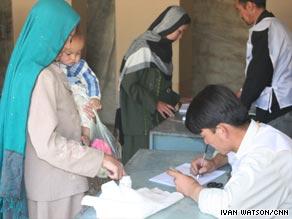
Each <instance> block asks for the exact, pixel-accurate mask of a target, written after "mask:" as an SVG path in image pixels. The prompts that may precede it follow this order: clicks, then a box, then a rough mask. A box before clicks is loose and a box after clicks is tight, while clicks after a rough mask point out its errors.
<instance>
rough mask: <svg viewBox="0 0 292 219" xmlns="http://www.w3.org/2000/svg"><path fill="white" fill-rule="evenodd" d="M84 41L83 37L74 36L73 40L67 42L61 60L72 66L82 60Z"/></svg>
mask: <svg viewBox="0 0 292 219" xmlns="http://www.w3.org/2000/svg"><path fill="white" fill-rule="evenodd" d="M83 46H84V42H83V41H82V40H81V39H78V38H73V41H72V42H71V43H70V42H68V43H66V44H65V46H64V48H63V50H62V52H61V56H60V62H61V63H63V64H65V65H68V66H72V65H74V64H76V63H77V62H79V61H80V59H81V51H82V49H83Z"/></svg>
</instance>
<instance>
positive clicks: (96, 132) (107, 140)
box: [90, 112, 122, 160]
mask: <svg viewBox="0 0 292 219" xmlns="http://www.w3.org/2000/svg"><path fill="white" fill-rule="evenodd" d="M94 114H95V123H94V122H92V123H93V124H92V125H91V127H90V138H91V139H90V140H91V146H92V147H95V148H97V149H99V150H102V151H104V152H105V153H107V154H109V155H112V156H113V157H115V158H116V159H118V160H121V158H122V146H121V145H120V143H119V142H118V140H117V139H116V138H115V137H114V136H113V134H112V133H111V131H110V130H108V128H107V127H106V126H105V125H104V124H103V123H102V122H101V120H100V118H99V116H98V114H97V113H96V112H94Z"/></svg>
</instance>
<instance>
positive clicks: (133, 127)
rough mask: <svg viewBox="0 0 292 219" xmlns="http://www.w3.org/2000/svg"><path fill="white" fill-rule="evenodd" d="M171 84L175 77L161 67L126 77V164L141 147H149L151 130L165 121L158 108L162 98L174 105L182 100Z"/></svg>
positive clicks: (123, 93)
mask: <svg viewBox="0 0 292 219" xmlns="http://www.w3.org/2000/svg"><path fill="white" fill-rule="evenodd" d="M171 85H172V80H171V77H167V76H165V75H164V74H163V73H162V72H161V71H160V70H159V69H158V68H145V69H142V70H139V71H137V72H133V73H130V74H126V75H125V76H124V78H123V80H122V82H121V90H120V92H121V93H120V95H121V96H120V97H121V98H120V106H121V117H122V127H123V132H124V140H125V143H124V145H123V162H124V163H126V162H127V161H128V160H129V159H130V158H131V156H133V155H134V153H135V152H136V151H137V150H138V149H139V148H148V147H149V131H150V129H152V128H153V127H155V126H156V125H158V124H159V123H160V122H161V121H163V117H162V116H161V115H160V114H159V112H158V111H157V110H156V106H157V102H158V100H160V101H163V102H166V103H168V104H170V105H172V106H175V105H176V104H177V103H178V101H179V95H178V94H177V93H175V92H174V91H173V90H172V88H171Z"/></svg>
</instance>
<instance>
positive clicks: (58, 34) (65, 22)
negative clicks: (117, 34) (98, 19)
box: [0, 0, 80, 219]
mask: <svg viewBox="0 0 292 219" xmlns="http://www.w3.org/2000/svg"><path fill="white" fill-rule="evenodd" d="M79 20H80V17H79V15H78V14H77V13H76V12H75V11H74V10H73V9H72V8H71V6H70V5H68V3H66V1H64V0H39V1H38V2H37V3H36V4H35V5H34V7H33V8H32V10H31V11H30V14H29V16H28V18H27V20H26V22H25V24H24V26H23V28H22V30H21V33H20V35H19V37H18V40H17V43H16V45H15V48H14V50H13V52H12V55H11V58H10V61H9V65H8V67H7V71H6V75H5V81H4V86H3V90H2V96H1V100H0V101H1V102H0V161H1V162H0V164H1V175H0V207H1V208H0V212H1V215H0V219H8V218H9V219H10V218H28V211H27V204H26V195H25V187H24V181H23V179H24V177H23V176H24V158H25V146H26V136H27V120H28V115H29V106H30V98H31V94H32V91H33V88H34V85H35V82H36V80H37V77H38V75H39V73H40V72H41V71H42V69H44V68H45V67H47V66H48V65H49V64H50V63H51V62H53V61H54V59H55V58H56V57H57V55H58V54H59V52H60V50H61V49H62V47H63V45H64V43H65V42H66V40H67V38H68V37H69V35H70V33H71V32H72V30H73V29H74V28H75V27H76V25H77V24H78V23H79Z"/></svg>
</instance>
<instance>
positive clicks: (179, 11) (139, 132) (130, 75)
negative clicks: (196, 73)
mask: <svg viewBox="0 0 292 219" xmlns="http://www.w3.org/2000/svg"><path fill="white" fill-rule="evenodd" d="M190 23H191V19H190V17H189V15H188V14H187V13H186V12H185V11H184V10H183V8H181V7H180V6H170V7H168V8H167V9H166V10H165V11H163V12H162V13H161V14H160V15H159V16H158V18H157V19H155V21H154V22H153V23H152V24H151V25H150V27H149V28H148V30H147V31H146V32H145V33H143V34H142V35H141V36H140V37H138V38H137V39H136V40H134V42H133V43H132V44H131V46H130V48H129V49H128V51H127V52H126V54H125V56H124V58H123V61H122V64H121V69H120V73H121V77H120V110H121V111H120V112H121V114H120V115H121V127H122V131H123V134H124V135H123V137H124V138H123V139H122V142H121V143H122V144H123V162H124V163H125V162H127V161H128V160H129V159H130V158H131V156H132V155H133V154H134V153H135V152H136V151H137V150H138V149H139V148H148V144H149V130H150V129H152V128H153V127H155V126H156V125H158V124H159V123H160V122H161V121H162V120H164V119H165V118H167V117H169V116H173V115H174V111H175V108H174V107H175V105H176V104H177V103H178V102H179V101H180V97H179V95H178V94H177V93H175V92H174V91H173V90H172V71H173V66H172V43H173V42H174V41H176V40H179V39H181V37H182V35H183V33H184V31H185V30H186V29H187V28H188V26H189V24H190ZM183 99H184V98H182V101H183ZM184 100H185V99H184ZM116 121H117V118H116ZM120 132H121V131H120Z"/></svg>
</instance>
